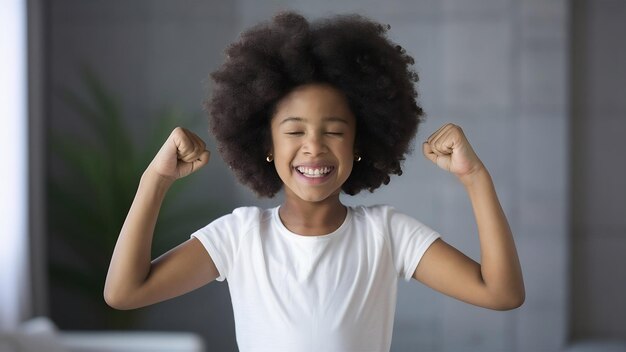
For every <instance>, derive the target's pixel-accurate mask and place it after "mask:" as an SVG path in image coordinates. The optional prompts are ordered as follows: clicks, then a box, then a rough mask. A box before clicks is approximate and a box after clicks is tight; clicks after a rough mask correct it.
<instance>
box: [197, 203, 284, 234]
mask: <svg viewBox="0 0 626 352" xmlns="http://www.w3.org/2000/svg"><path fill="white" fill-rule="evenodd" d="M272 210H273V209H263V208H259V207H239V208H235V209H234V210H233V211H232V212H231V213H230V214H225V215H223V216H221V217H219V218H217V219H215V220H214V221H212V222H211V223H209V224H208V225H206V226H205V227H204V229H203V230H204V231H213V232H215V231H219V232H237V233H240V234H241V233H242V232H248V230H250V229H255V228H258V227H259V226H260V225H261V224H262V223H263V222H266V221H269V220H270V219H271V215H272Z"/></svg>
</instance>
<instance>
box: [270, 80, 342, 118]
mask: <svg viewBox="0 0 626 352" xmlns="http://www.w3.org/2000/svg"><path fill="white" fill-rule="evenodd" d="M293 117H297V118H300V120H309V119H317V118H324V119H325V120H329V121H332V119H328V118H329V117H333V118H341V119H345V120H347V121H353V120H354V116H353V114H352V111H351V110H350V106H349V104H348V100H347V99H346V97H345V95H344V94H343V92H341V91H340V90H338V89H337V88H335V87H333V86H331V85H328V84H321V83H315V84H306V85H302V86H299V87H297V88H295V89H294V90H292V91H291V92H289V94H287V95H286V96H284V97H283V98H282V99H281V100H279V101H278V103H277V104H276V109H275V111H274V115H273V120H276V119H277V120H279V121H276V122H281V120H284V119H288V118H293Z"/></svg>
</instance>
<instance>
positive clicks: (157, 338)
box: [0, 318, 206, 352]
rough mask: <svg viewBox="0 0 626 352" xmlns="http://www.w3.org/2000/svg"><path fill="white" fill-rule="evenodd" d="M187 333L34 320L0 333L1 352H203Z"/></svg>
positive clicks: (194, 336)
mask: <svg viewBox="0 0 626 352" xmlns="http://www.w3.org/2000/svg"><path fill="white" fill-rule="evenodd" d="M205 350H206V349H205V345H204V342H203V340H202V338H201V337H200V336H198V335H197V334H194V333H189V332H148V331H145V332H143V331H132V332H130V331H129V332H123V331H119V332H118V331H61V330H58V329H57V328H56V326H55V325H54V324H53V323H52V322H51V321H50V320H49V319H47V318H35V319H33V320H30V321H28V322H26V323H24V324H23V325H22V326H20V328H19V329H17V330H16V331H13V332H10V333H7V332H4V333H0V352H42V351H46V352H204V351H205Z"/></svg>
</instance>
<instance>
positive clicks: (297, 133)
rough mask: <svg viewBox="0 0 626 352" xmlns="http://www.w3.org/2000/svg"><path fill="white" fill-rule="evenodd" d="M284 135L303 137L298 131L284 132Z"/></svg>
mask: <svg viewBox="0 0 626 352" xmlns="http://www.w3.org/2000/svg"><path fill="white" fill-rule="evenodd" d="M285 134H288V135H290V136H300V135H303V134H304V132H300V131H292V132H285Z"/></svg>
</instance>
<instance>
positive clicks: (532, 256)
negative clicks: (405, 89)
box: [0, 0, 626, 352]
mask: <svg viewBox="0 0 626 352" xmlns="http://www.w3.org/2000/svg"><path fill="white" fill-rule="evenodd" d="M0 3H1V4H2V7H3V8H4V9H5V10H7V11H4V10H0V13H1V12H4V15H0V22H1V23H2V25H3V26H6V28H5V27H2V28H3V32H4V34H3V38H2V39H3V41H2V44H3V46H2V50H4V51H3V52H2V53H1V54H2V55H1V57H2V58H1V60H2V63H3V65H1V66H4V68H3V70H4V72H3V77H2V80H3V81H4V82H3V86H2V87H1V89H2V92H1V93H2V94H1V96H2V101H3V103H2V104H0V105H3V107H2V108H3V110H2V115H3V121H4V119H6V118H7V116H8V119H9V120H8V121H9V122H7V125H6V127H5V128H3V131H2V136H1V137H2V138H1V140H2V143H3V145H2V147H1V148H0V149H1V152H2V155H1V157H2V160H3V163H5V165H6V168H5V167H3V170H14V171H12V172H9V175H6V176H3V177H6V178H7V179H6V181H5V182H3V183H4V184H3V185H2V187H3V188H2V208H0V214H1V215H0V216H2V218H3V219H2V223H1V224H0V229H1V230H0V231H1V232H0V233H1V236H2V239H1V242H0V243H1V244H2V245H1V246H0V247H2V248H1V249H0V250H1V252H0V253H1V257H0V273H1V274H2V276H0V290H1V291H0V328H1V329H2V331H13V330H15V329H16V328H18V327H19V326H20V324H21V323H23V322H24V321H26V320H28V319H29V318H32V317H35V316H47V317H49V318H50V319H51V321H52V322H54V324H56V326H57V327H58V328H59V329H60V330H62V331H69V330H71V331H76V330H80V331H83V330H84V331H108V330H124V331H145V330H150V331H169V332H171V331H179V332H192V333H194V334H197V335H198V336H200V337H201V338H202V339H203V341H204V342H205V344H206V347H207V350H208V351H231V350H236V342H235V333H234V323H233V316H232V308H231V306H230V297H229V292H228V286H227V283H217V282H215V283H211V284H209V285H207V286H206V287H203V288H201V289H199V290H197V291H194V292H192V293H189V294H187V295H185V296H183V297H179V298H176V299H174V300H171V301H168V302H164V303H160V304H158V305H155V306H152V307H147V308H144V309H139V310H135V311H128V312H118V311H114V310H112V309H110V308H108V307H107V306H106V305H105V303H104V301H103V299H102V289H103V284H104V277H105V275H106V268H107V267H108V261H109V259H110V255H111V252H112V248H113V245H114V243H115V240H116V238H117V234H118V233H119V229H120V227H121V224H122V222H123V220H124V217H125V215H126V212H127V210H128V207H129V206H130V202H131V201H132V197H133V196H134V191H135V188H136V186H137V182H138V179H139V175H140V174H141V172H142V170H143V169H144V168H145V167H146V166H147V164H148V162H149V161H150V159H151V157H152V156H153V155H154V154H155V153H156V151H157V150H158V148H159V146H160V144H161V143H162V141H163V140H164V139H165V137H166V136H167V134H168V133H169V131H170V130H171V129H172V128H173V127H175V126H177V125H183V126H185V127H188V128H190V129H192V130H193V131H195V132H196V133H198V134H199V135H200V136H201V137H203V138H204V139H205V141H206V142H207V144H208V146H209V148H210V149H211V150H213V151H215V147H214V146H215V143H214V140H213V137H212V136H210V135H209V133H208V132H207V128H208V120H207V117H206V116H205V114H204V112H203V111H202V107H201V104H202V100H203V99H204V98H205V97H206V96H207V94H209V93H210V91H211V83H210V81H209V80H208V73H209V72H211V71H213V70H215V69H216V68H217V67H218V66H219V65H220V63H221V62H222V60H223V59H224V56H223V50H224V48H225V47H226V46H227V45H228V44H229V43H230V42H232V41H233V40H235V39H236V38H237V37H238V35H239V34H240V33H241V31H242V30H244V29H245V28H247V27H249V26H251V25H254V24H256V23H258V22H259V21H262V20H267V19H269V18H271V16H272V15H273V14H274V13H276V11H278V10H285V9H292V10H297V11H299V12H301V13H302V14H303V15H305V16H307V17H309V18H310V19H314V18H318V17H321V16H328V15H332V14H337V13H349V12H350V13H352V12H357V13H360V14H363V15H365V16H368V17H370V18H372V19H374V20H377V21H379V22H382V23H386V24H390V25H391V29H390V31H389V33H388V35H389V37H390V38H391V39H392V40H394V41H395V42H397V43H398V44H400V45H402V46H403V47H405V48H406V50H407V52H409V53H410V54H411V55H412V56H413V57H414V58H415V60H416V64H415V66H416V69H417V71H418V73H419V74H420V82H419V85H418V91H419V93H420V102H421V104H422V105H423V107H424V110H425V111H426V113H427V119H426V121H425V123H424V124H422V125H421V126H420V130H419V131H418V135H417V142H418V143H417V146H418V148H416V151H415V152H414V153H413V154H412V155H411V156H410V157H409V158H408V159H407V160H406V163H405V165H404V174H403V175H402V176H401V177H393V178H392V181H391V183H390V184H389V185H388V186H386V187H383V188H382V189H380V190H378V191H376V192H375V193H373V194H363V195H359V196H357V197H352V198H351V197H344V200H345V201H346V202H347V203H349V204H359V203H360V204H376V203H387V204H392V205H395V206H396V207H397V208H399V209H400V210H402V211H404V212H406V213H408V214H410V215H412V216H414V217H416V218H418V219H420V220H421V221H422V222H424V223H426V224H428V225H429V226H431V227H433V228H435V229H436V230H438V231H439V232H440V233H442V235H443V236H444V238H445V239H446V240H447V241H448V242H449V243H451V244H452V245H454V246H456V247H457V248H459V249H460V250H462V251H463V252H464V253H466V254H468V255H469V256H471V257H472V258H474V259H476V260H480V252H479V243H478V239H477V234H476V228H475V224H474V220H473V215H472V212H471V207H470V204H469V201H468V199H467V196H466V194H465V192H464V189H463V188H462V186H461V185H460V184H458V183H457V181H456V180H455V179H454V178H453V177H452V176H450V175H447V174H446V173H445V172H443V171H440V170H439V169H438V168H436V167H435V166H434V165H432V164H431V163H430V162H428V161H427V160H426V159H424V158H423V157H422V156H421V152H420V149H419V145H420V144H421V143H420V142H421V141H422V140H424V139H425V138H427V137H428V135H430V134H431V133H432V132H433V131H434V130H436V129H437V128H438V127H439V126H440V125H442V124H444V123H446V122H453V123H457V124H459V125H461V126H462V127H463V129H464V131H465V133H466V135H467V136H468V138H469V140H470V142H472V144H473V146H474V147H475V149H476V151H477V153H478V155H479V156H480V157H481V159H482V160H483V161H484V163H485V164H486V166H487V167H488V169H489V170H490V172H491V174H492V176H493V178H494V181H495V184H496V188H497V191H498V195H499V197H500V200H501V202H502V205H503V208H504V210H505V212H506V214H507V217H508V219H509V222H510V225H511V227H512V229H513V232H514V235H515V239H516V244H517V248H518V252H519V255H520V259H521V262H522V267H523V273H524V278H525V283H526V302H525V304H524V305H523V306H522V307H521V308H519V309H516V310H513V311H510V312H494V311H489V310H485V309H481V308H476V307H473V306H470V305H467V304H464V303H460V302H457V301H455V300H453V299H450V298H448V297H445V296H442V295H441V294H438V293H436V292H433V291H432V290H430V289H428V288H426V287H424V286H422V285H420V284H419V283H417V282H415V281H413V282H409V283H405V282H401V283H400V288H399V296H398V308H397V311H396V319H395V325H394V337H393V344H392V350H393V351H433V352H435V351H519V352H526V351H530V352H532V351H539V352H541V351H562V350H566V349H568V348H569V349H570V350H572V351H573V350H574V349H573V348H576V347H571V346H582V345H581V344H586V343H588V342H589V341H594V343H597V345H591V344H586V345H585V346H587V347H588V348H591V349H587V350H586V351H590V350H593V351H609V350H608V349H604V350H603V349H602V348H607V347H606V346H609V347H608V348H618V349H615V350H610V351H618V350H619V351H625V350H626V347H624V345H621V346H622V347H615V346H619V342H620V341H622V342H624V341H625V340H626V299H625V298H626V177H624V175H625V174H626V157H625V156H624V154H625V152H626V146H624V136H626V68H625V66H626V65H625V64H626V41H625V40H624V34H625V33H626V2H624V1H621V0H596V1H592V0H574V1H565V0H469V1H468V0H442V1H437V0H419V1H415V0H411V1H408V0H402V1H387V2H384V3H383V2H380V1H374V0H367V1H357V0H345V1H336V0H335V1H328V0H320V1H315V2H313V1H302V0H300V1H298V0H272V1H255V0H233V1H206V0H202V1H200V0H184V1H166V0H156V1H155V0H135V1H122V0H111V1H80V0H50V1H43V0H28V1H17V0H3V1H2V2H0ZM9 9H11V11H15V12H11V11H8V10H9ZM10 26H13V27H10ZM10 28H18V30H17V32H15V33H17V34H16V35H13V32H12V31H11V30H9V29H10ZM20 28H21V29H25V30H24V31H22V32H19V29H20ZM19 33H22V34H19ZM7 38H9V39H10V40H13V41H15V40H16V38H19V39H18V40H17V42H16V43H17V44H16V45H15V46H14V47H11V46H8V45H5V44H6V43H9V41H10V40H9V39H7ZM7 48H8V49H7ZM6 53H9V54H15V55H13V56H10V55H5V54H6ZM20 55H21V56H20ZM11 79H15V80H14V81H11ZM5 82H10V83H9V84H5ZM11 82H12V83H11ZM16 94H17V95H16ZM20 94H21V95H20ZM5 99H6V100H5ZM12 104H13V105H12ZM7 106H15V109H14V110H7V109H8V108H7ZM26 160H28V162H26ZM5 173H6V171H5ZM280 200H281V197H280V196H278V197H277V198H276V199H271V200H267V199H265V200H264V199H258V198H256V197H255V195H254V194H253V193H252V192H251V191H249V190H248V189H246V188H244V187H242V186H240V185H239V184H237V182H236V180H235V179H234V177H233V175H232V174H231V173H230V171H229V170H228V168H227V167H225V165H224V163H223V162H222V160H221V159H220V156H219V155H218V153H214V154H213V156H212V160H211V162H210V164H209V166H208V167H205V168H204V169H203V170H201V171H200V172H198V173H197V174H194V175H193V176H192V177H190V178H189V179H185V180H183V181H181V182H179V184H178V185H176V188H175V189H174V190H173V192H172V193H171V194H170V195H168V198H167V199H166V204H165V205H164V209H163V211H162V214H161V217H160V219H159V224H158V225H157V230H156V232H157V233H156V235H155V243H154V251H153V252H154V255H159V254H161V253H163V252H164V251H165V250H167V249H169V248H171V247H173V246H174V245H176V244H177V243H180V242H182V241H184V240H186V239H187V238H188V237H189V235H190V234H191V233H192V232H193V231H195V230H196V229H198V228H199V227H202V226H203V225H205V224H206V223H208V222H210V221H211V220H212V219H214V218H216V217H218V216H220V215H223V214H226V213H228V212H230V211H231V210H232V209H233V208H234V207H237V206H242V205H259V206H264V207H270V206H274V205H276V204H278V203H279V202H280ZM585 341H586V342H585ZM576 344H578V345H576ZM624 344H626V342H624ZM568 346H570V347H568ZM590 346H605V347H590ZM610 346H613V347H610ZM0 347H1V343H0ZM579 348H580V347H579ZM619 348H623V349H619ZM580 351H582V350H580Z"/></svg>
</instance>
